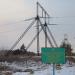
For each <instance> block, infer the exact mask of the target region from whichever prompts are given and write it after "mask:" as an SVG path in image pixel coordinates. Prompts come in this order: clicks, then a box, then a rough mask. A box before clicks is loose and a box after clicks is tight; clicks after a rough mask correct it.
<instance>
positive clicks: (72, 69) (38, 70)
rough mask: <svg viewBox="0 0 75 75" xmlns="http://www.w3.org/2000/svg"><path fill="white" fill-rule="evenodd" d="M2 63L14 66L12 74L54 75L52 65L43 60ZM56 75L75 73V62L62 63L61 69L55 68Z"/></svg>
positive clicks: (73, 74)
mask: <svg viewBox="0 0 75 75" xmlns="http://www.w3.org/2000/svg"><path fill="white" fill-rule="evenodd" d="M1 64H2V65H5V66H9V67H10V68H12V70H13V74H12V75H53V67H52V65H49V64H42V63H41V62H34V61H31V60H29V61H28V62H13V63H8V62H3V63H1ZM26 69H31V70H32V71H33V72H32V73H31V72H25V70H26ZM19 70H20V71H19ZM55 75H75V64H73V65H72V66H69V64H64V65H62V66H61V69H60V70H57V69H55Z"/></svg>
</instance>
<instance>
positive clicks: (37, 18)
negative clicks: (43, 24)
mask: <svg viewBox="0 0 75 75" xmlns="http://www.w3.org/2000/svg"><path fill="white" fill-rule="evenodd" d="M36 20H37V35H38V36H37V55H38V56H39V14H38V2H37V17H36Z"/></svg>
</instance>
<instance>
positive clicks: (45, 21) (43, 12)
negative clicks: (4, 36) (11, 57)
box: [10, 2, 58, 55]
mask: <svg viewBox="0 0 75 75" xmlns="http://www.w3.org/2000/svg"><path fill="white" fill-rule="evenodd" d="M36 8H37V10H36V17H33V18H31V19H27V20H25V21H29V20H33V21H32V23H31V24H30V25H29V26H28V28H27V29H26V30H25V31H24V32H23V34H22V35H21V36H20V37H19V38H18V40H17V41H16V42H15V43H14V44H13V46H12V47H11V49H10V50H13V49H14V48H15V47H16V46H17V44H18V43H19V42H20V40H21V39H22V38H23V37H24V36H25V34H26V33H27V32H28V31H29V30H30V28H31V27H32V26H33V25H34V23H35V22H36V27H37V34H36V35H35V37H34V38H33V39H32V40H31V42H30V43H29V44H28V46H27V47H26V49H27V50H28V48H29V47H30V46H31V45H32V43H33V42H34V41H35V39H36V38H37V55H39V54H40V53H39V52H40V51H39V50H40V48H39V43H40V41H39V39H40V37H39V34H40V32H41V31H42V30H43V32H44V35H45V47H47V41H48V42H49V44H50V47H54V45H53V43H52V41H51V39H50V37H49V35H48V33H47V32H49V34H50V36H51V38H52V40H53V42H54V44H55V47H58V46H57V43H56V41H55V38H54V36H53V35H52V32H51V30H50V29H49V27H48V25H56V24H49V21H50V20H49V19H50V16H49V14H48V13H47V11H46V10H45V9H44V8H43V7H42V6H41V5H40V3H39V2H37V4H36ZM39 9H41V11H39ZM41 19H42V20H43V22H42V20H41ZM39 26H41V28H39Z"/></svg>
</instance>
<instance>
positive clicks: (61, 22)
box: [0, 0, 75, 51]
mask: <svg viewBox="0 0 75 75" xmlns="http://www.w3.org/2000/svg"><path fill="white" fill-rule="evenodd" d="M37 1H38V2H39V3H40V4H41V5H42V6H43V7H44V8H45V9H46V10H47V12H48V13H49V14H50V16H51V17H54V18H51V20H50V21H51V23H54V24H58V25H57V26H49V28H50V29H51V31H52V33H53V35H54V37H55V39H56V41H57V43H58V45H60V43H61V42H62V40H63V39H64V34H67V37H68V39H69V42H70V43H71V44H72V48H73V49H75V35H74V34H75V0H0V48H8V49H10V48H11V46H12V45H13V44H14V42H15V41H16V40H17V39H18V37H19V36H20V35H21V33H22V32H23V31H24V30H25V29H26V28H27V26H28V24H29V23H30V22H28V23H26V22H20V23H16V22H19V21H21V20H25V19H27V18H31V17H34V16H36V2H37ZM56 17H60V18H56ZM25 24H26V25H25ZM33 30H34V31H35V32H36V28H35V27H33ZM33 30H31V31H30V33H29V34H28V35H27V36H25V37H24V38H23V39H22V41H21V42H20V43H19V45H18V47H19V46H20V45H21V44H22V43H24V44H26V43H27V42H28V43H29V40H28V41H27V40H26V39H31V38H32V34H33V32H34V31H33ZM32 31H33V32H32ZM30 36H31V37H30ZM41 38H43V37H41ZM41 44H43V41H42V43H41ZM34 46H35V44H33V46H32V48H31V50H32V51H33V50H34V49H35V51H36V48H33V47H34Z"/></svg>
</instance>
